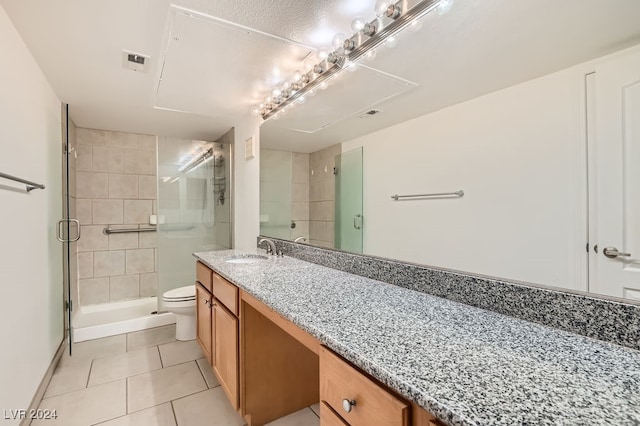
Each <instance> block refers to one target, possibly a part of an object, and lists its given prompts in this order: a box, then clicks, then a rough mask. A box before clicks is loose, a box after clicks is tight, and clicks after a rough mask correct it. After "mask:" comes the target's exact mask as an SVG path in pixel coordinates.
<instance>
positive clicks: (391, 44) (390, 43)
mask: <svg viewBox="0 0 640 426" xmlns="http://www.w3.org/2000/svg"><path fill="white" fill-rule="evenodd" d="M384 45H385V46H387V47H388V48H389V49H393V48H394V47H396V46H397V45H398V39H397V38H396V37H394V36H392V37H389V38H388V39H387V41H386V42H385V43H384Z"/></svg>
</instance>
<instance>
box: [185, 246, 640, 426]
mask: <svg viewBox="0 0 640 426" xmlns="http://www.w3.org/2000/svg"><path fill="white" fill-rule="evenodd" d="M251 253H253V254H256V253H260V254H263V253H264V252H262V251H259V250H258V251H254V252H251V251H240V250H224V251H215V252H205V253H195V254H194V256H195V257H197V258H198V259H200V260H201V261H202V262H204V263H205V264H207V265H208V266H210V267H211V268H212V269H214V270H216V272H218V273H219V274H220V275H222V276H224V277H225V278H227V279H228V280H230V281H232V282H233V283H235V284H236V285H238V287H240V288H242V289H243V290H245V291H247V292H248V293H249V294H251V295H252V296H254V297H255V298H257V299H258V300H260V301H262V302H264V303H265V304H266V305H268V306H270V307H271V308H272V309H274V310H275V311H277V312H278V313H280V314H281V315H282V316H283V317H285V318H287V319H289V320H290V321H292V322H293V323H294V324H296V325H297V326H298V327H300V328H301V329H303V330H305V331H307V332H308V333H309V334H311V335H313V336H314V337H316V338H317V339H318V340H319V341H320V342H321V343H323V344H324V345H326V346H328V347H330V348H331V349H333V350H334V351H335V352H337V353H339V354H340V355H342V356H343V357H344V358H346V359H348V360H349V361H351V362H352V363H353V364H355V365H357V366H358V367H360V368H361V369H362V370H364V371H366V372H368V373H369V374H371V375H372V376H374V377H376V378H377V379H378V380H380V381H381V382H383V383H385V384H386V385H388V386H389V387H391V388H393V389H395V390H397V391H398V392H399V393H400V394H402V395H404V396H405V397H406V398H407V399H409V400H411V401H414V402H416V403H417V404H418V405H420V406H422V407H424V408H425V409H427V410H428V411H430V412H431V413H433V414H434V415H436V416H437V417H438V418H440V419H441V420H442V421H444V422H446V423H448V424H451V425H516V424H536V425H538V424H540V425H543V424H544V425H558V424H563V425H568V424H576V425H577V424H581V425H582V424H617V425H623V424H640V352H638V351H635V350H632V349H628V348H624V347H621V346H616V345H613V344H610V343H606V342H602V341H598V340H594V339H590V338H588V337H583V336H579V335H576V334H571V333H568V332H564V331H561V330H557V329H553V328H550V327H546V326H543V325H539V324H534V323H529V322H526V321H522V320H519V319H515V318H512V317H508V316H505V315H501V314H497V313H494V312H490V311H486V310H482V309H478V308H475V307H472V306H468V305H464V304H461V303H457V302H453V301H450V300H446V299H442V298H438V297H434V296H430V295H428V294H424V293H420V292H417V291H412V290H407V289H404V288H401V287H398V286H394V285H391V284H387V283H383V282H380V281H375V280H371V279H368V278H363V277H360V276H357V275H352V274H348V273H346V272H341V271H337V270H334V269H330V268H326V267H323V266H319V265H316V264H313V263H308V262H304V261H302V260H298V259H295V258H291V257H284V258H278V257H275V256H270V257H269V259H268V260H265V261H262V262H259V263H252V264H231V263H226V262H225V260H226V259H229V258H231V257H234V256H237V255H243V254H251Z"/></svg>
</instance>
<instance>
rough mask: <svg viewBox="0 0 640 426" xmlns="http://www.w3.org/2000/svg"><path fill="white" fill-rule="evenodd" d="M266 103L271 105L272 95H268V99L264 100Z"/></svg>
mask: <svg viewBox="0 0 640 426" xmlns="http://www.w3.org/2000/svg"><path fill="white" fill-rule="evenodd" d="M264 103H265V104H267V105H269V104H270V103H271V96H269V97H267V99H265V100H264Z"/></svg>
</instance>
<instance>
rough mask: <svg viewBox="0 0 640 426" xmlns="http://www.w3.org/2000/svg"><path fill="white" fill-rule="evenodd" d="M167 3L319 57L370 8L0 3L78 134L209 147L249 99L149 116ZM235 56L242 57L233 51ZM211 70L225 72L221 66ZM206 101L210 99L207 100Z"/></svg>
mask: <svg viewBox="0 0 640 426" xmlns="http://www.w3.org/2000/svg"><path fill="white" fill-rule="evenodd" d="M172 4H175V5H178V6H180V7H184V8H188V9H192V10H195V11H198V12H201V13H204V14H208V15H211V16H214V17H216V18H218V19H222V20H228V21H231V22H233V23H236V24H239V25H244V26H247V27H251V28H255V29H257V30H260V31H263V32H267V33H271V34H274V35H276V36H279V37H283V38H286V39H290V40H296V41H298V42H301V43H304V44H308V45H310V46H312V47H316V48H319V47H322V46H324V45H326V44H328V43H330V42H331V38H332V37H333V34H334V33H335V32H336V31H338V30H340V31H343V32H347V31H348V30H349V25H350V22H351V19H352V17H353V16H355V15H358V14H360V13H361V12H363V11H364V10H365V9H367V10H368V9H370V8H371V4H372V1H362V0H349V1H344V0H323V1H308V0H307V1H296V0H289V1H274V0H261V1H256V0H216V1H211V0H177V1H169V0H135V1H131V0H109V1H86V0H55V1H51V0H0V5H2V7H3V8H4V9H5V10H6V12H7V14H8V15H9V17H10V18H11V20H12V22H13V23H14V25H15V26H16V28H17V29H18V31H19V33H20V35H21V36H22V38H23V39H24V41H25V43H26V44H27V46H28V47H29V49H30V50H31V52H32V54H33V56H34V57H35V59H36V61H37V62H38V64H39V65H40V67H41V68H42V70H43V72H44V74H45V75H46V77H47V79H48V80H49V82H50V83H51V85H52V87H53V89H54V90H55V92H56V94H57V95H58V97H59V98H60V99H61V100H62V101H63V102H66V103H69V105H70V111H71V117H72V118H73V120H74V121H75V122H76V124H77V125H79V126H83V127H94V128H102V129H112V130H123V131H132V132H141V133H152V134H161V135H169V136H177V137H187V138H194V139H215V138H217V137H219V136H220V135H222V134H223V133H225V132H226V131H227V130H228V129H229V128H230V127H232V126H233V125H234V124H235V123H237V122H238V120H239V118H243V117H244V116H246V115H247V114H248V111H249V107H250V106H251V103H252V102H253V101H254V100H255V98H256V96H257V95H256V94H255V93H254V94H252V93H246V94H245V95H244V96H234V97H233V98H231V99H226V103H227V104H229V105H227V106H228V108H229V109H230V110H232V111H231V112H229V111H213V112H212V111H208V112H207V114H208V115H201V114H185V113H181V112H176V111H168V110H160V109H154V108H153V106H154V102H155V95H156V89H157V80H158V77H159V75H160V67H159V65H160V64H159V59H160V58H161V57H162V56H163V53H164V48H165V47H166V46H165V45H164V43H166V40H165V35H166V29H167V26H168V25H169V19H168V18H169V15H170V6H171V5H172ZM34 11H37V13H34ZM216 43H217V41H216V40H211V44H210V46H208V50H209V52H216V51H217V50H219V49H222V48H227V47H228V46H223V45H221V44H219V43H218V44H216ZM123 49H126V50H129V51H133V52H138V53H142V54H145V55H148V56H150V57H151V59H150V60H149V68H148V71H147V72H146V73H136V72H133V71H129V70H124V69H123V68H122V59H121V55H122V53H121V52H122V50H123ZM235 55H236V56H238V57H239V56H245V55H247V52H243V51H241V50H237V51H236V52H235ZM251 59H252V63H253V65H254V67H255V68H256V69H258V70H261V71H262V73H263V74H264V77H263V79H264V80H268V79H269V78H270V77H271V74H272V73H273V69H272V68H269V67H268V64H269V59H270V58H268V57H267V56H266V55H255V54H253V55H252V56H251ZM220 62H221V65H222V66H224V64H225V63H227V62H229V57H226V58H225V57H221V58H220ZM231 71H233V70H231ZM236 71H239V70H236ZM209 77H210V81H209V82H208V84H207V86H206V87H209V88H210V87H211V86H214V87H220V86H222V85H225V84H233V85H235V86H238V87H248V88H251V87H252V86H253V85H254V84H255V81H253V80H249V79H248V78H249V77H243V76H242V75H241V73H239V72H237V73H236V74H235V75H234V81H221V80H220V78H219V77H218V76H217V75H216V74H215V73H212V74H210V76H209ZM244 78H247V79H246V80H245V79H244ZM250 78H253V75H251V76H250ZM187 83H188V82H185V84H187ZM206 87H202V88H201V89H200V90H198V91H197V92H194V93H193V96H194V98H198V97H200V96H203V93H202V92H203V91H205V90H207V88H206ZM189 91H191V89H190V88H189ZM189 91H187V92H189ZM187 94H188V93H187ZM205 95H208V96H211V97H216V93H215V92H213V93H206V94H205ZM247 97H250V98H251V99H248V98H247ZM186 109H187V110H189V108H186ZM233 111H235V112H233ZM239 114H240V115H241V116H242V117H239Z"/></svg>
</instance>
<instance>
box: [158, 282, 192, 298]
mask: <svg viewBox="0 0 640 426" xmlns="http://www.w3.org/2000/svg"><path fill="white" fill-rule="evenodd" d="M162 298H163V299H165V300H192V299H195V298H196V286H195V285H187V286H184V287H179V288H174V289H173V290H169V291H167V292H166V293H164V294H163V295H162Z"/></svg>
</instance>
